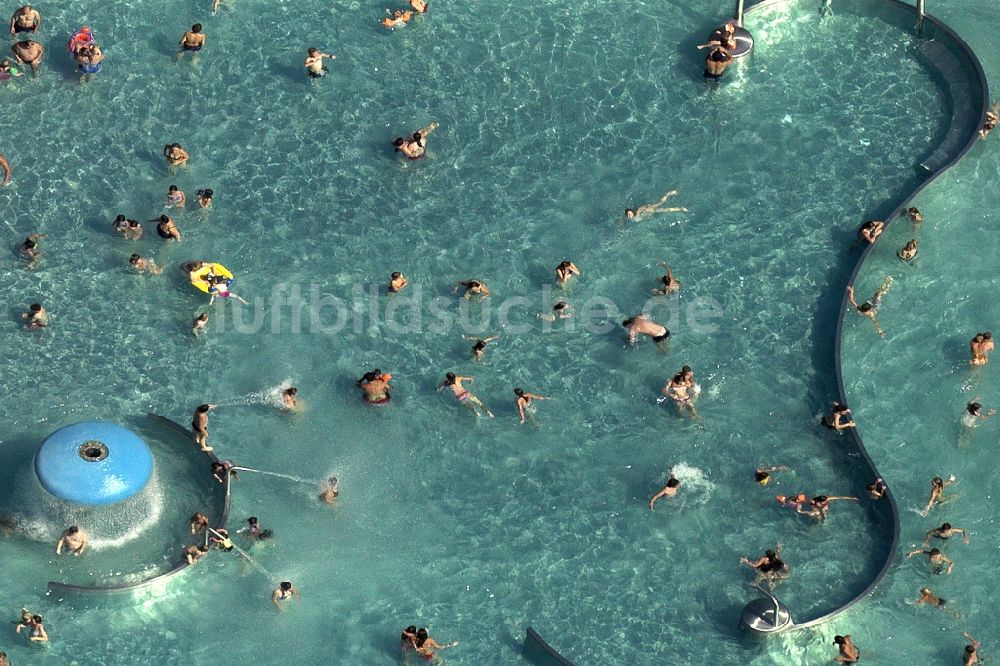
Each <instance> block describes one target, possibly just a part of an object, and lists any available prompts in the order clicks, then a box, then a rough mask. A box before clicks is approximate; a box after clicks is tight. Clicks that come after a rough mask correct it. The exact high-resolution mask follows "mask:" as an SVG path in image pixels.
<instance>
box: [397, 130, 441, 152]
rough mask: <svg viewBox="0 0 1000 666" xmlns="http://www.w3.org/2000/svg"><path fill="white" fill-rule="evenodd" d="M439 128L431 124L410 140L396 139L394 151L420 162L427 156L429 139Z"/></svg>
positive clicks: (415, 133)
mask: <svg viewBox="0 0 1000 666" xmlns="http://www.w3.org/2000/svg"><path fill="white" fill-rule="evenodd" d="M437 128H438V124H437V123H431V124H430V125H428V126H427V127H425V128H423V129H421V130H417V131H416V132H414V133H413V134H412V135H411V138H409V139H404V138H403V137H396V138H395V139H394V140H393V142H392V146H393V149H394V150H395V151H396V152H397V153H403V155H405V156H406V157H407V158H408V159H411V160H419V159H420V158H422V157H425V156H426V155H427V137H428V136H429V135H430V133H431V132H433V131H434V130H436V129H437Z"/></svg>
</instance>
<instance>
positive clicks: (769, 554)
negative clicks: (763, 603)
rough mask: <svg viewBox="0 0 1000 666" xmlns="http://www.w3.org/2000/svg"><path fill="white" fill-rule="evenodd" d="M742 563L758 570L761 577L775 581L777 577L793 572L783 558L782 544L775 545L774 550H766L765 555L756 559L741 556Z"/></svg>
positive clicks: (785, 576) (786, 575) (783, 576)
mask: <svg viewBox="0 0 1000 666" xmlns="http://www.w3.org/2000/svg"><path fill="white" fill-rule="evenodd" d="M740 563H741V564H745V565H747V566H748V567H750V568H751V569H754V570H756V571H757V573H758V574H759V575H760V578H761V579H764V580H769V581H773V580H775V579H777V578H787V577H788V574H789V573H791V571H790V569H789V568H788V565H787V564H785V562H784V560H782V559H781V544H780V543H779V544H778V545H777V546H775V547H774V550H767V551H764V555H763V556H762V557H760V558H758V559H757V560H755V561H751V560H749V559H747V558H746V557H741V558H740Z"/></svg>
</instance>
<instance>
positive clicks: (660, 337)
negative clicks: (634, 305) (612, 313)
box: [622, 314, 670, 349]
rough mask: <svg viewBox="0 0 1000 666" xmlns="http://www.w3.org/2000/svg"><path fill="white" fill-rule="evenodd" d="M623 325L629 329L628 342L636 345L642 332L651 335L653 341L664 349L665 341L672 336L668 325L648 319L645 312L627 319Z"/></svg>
mask: <svg viewBox="0 0 1000 666" xmlns="http://www.w3.org/2000/svg"><path fill="white" fill-rule="evenodd" d="M622 326H623V327H624V328H625V330H626V331H628V343H629V344H630V345H634V344H635V341H636V339H637V338H638V337H639V335H640V334H641V335H648V336H649V337H651V338H652V339H653V342H655V343H656V345H657V346H658V347H660V348H661V349H662V346H663V343H665V342H666V341H667V338H669V337H670V331H668V330H667V327H666V326H660V325H659V324H657V323H656V322H654V321H653V320H651V319H647V318H646V316H645V315H643V314H637V315H636V316H634V317H631V318H629V319H626V320H625V321H623V322H622Z"/></svg>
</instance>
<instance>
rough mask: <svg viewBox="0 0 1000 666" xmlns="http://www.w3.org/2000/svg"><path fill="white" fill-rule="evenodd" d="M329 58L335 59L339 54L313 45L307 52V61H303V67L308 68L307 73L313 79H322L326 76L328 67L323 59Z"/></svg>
mask: <svg viewBox="0 0 1000 666" xmlns="http://www.w3.org/2000/svg"><path fill="white" fill-rule="evenodd" d="M324 58H327V59H330V60H335V59H336V58H337V56H335V55H333V54H330V53H323V52H322V51H320V50H319V49H317V48H316V47H312V48H310V49H309V51H308V52H307V54H306V59H305V62H304V63H302V65H303V67H305V68H306V74H308V75H309V78H311V79H321V78H323V77H324V76H326V71H327V70H326V67H324V66H323V59H324Z"/></svg>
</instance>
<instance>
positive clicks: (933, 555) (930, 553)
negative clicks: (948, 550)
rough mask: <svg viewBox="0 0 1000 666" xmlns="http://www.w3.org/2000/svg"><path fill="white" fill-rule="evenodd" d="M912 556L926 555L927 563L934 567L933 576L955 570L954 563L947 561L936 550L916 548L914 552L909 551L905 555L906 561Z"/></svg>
mask: <svg viewBox="0 0 1000 666" xmlns="http://www.w3.org/2000/svg"><path fill="white" fill-rule="evenodd" d="M914 555H926V556H927V561H928V562H930V563H931V564H932V565H934V567H933V569H932V571H933V572H934V573H935V574H940V573H945V574H950V573H951V571H952V569H954V568H955V563H954V562H952V561H951V560H950V559H948V557H947V556H945V554H944V553H942V552H941V551H940V550H938V549H937V548H931V549H930V550H924V549H923V548H917V549H916V550H911V551H910V552H908V553H907V554H906V559H910V558H911V557H913V556H914ZM945 565H947V568H944V567H945Z"/></svg>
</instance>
